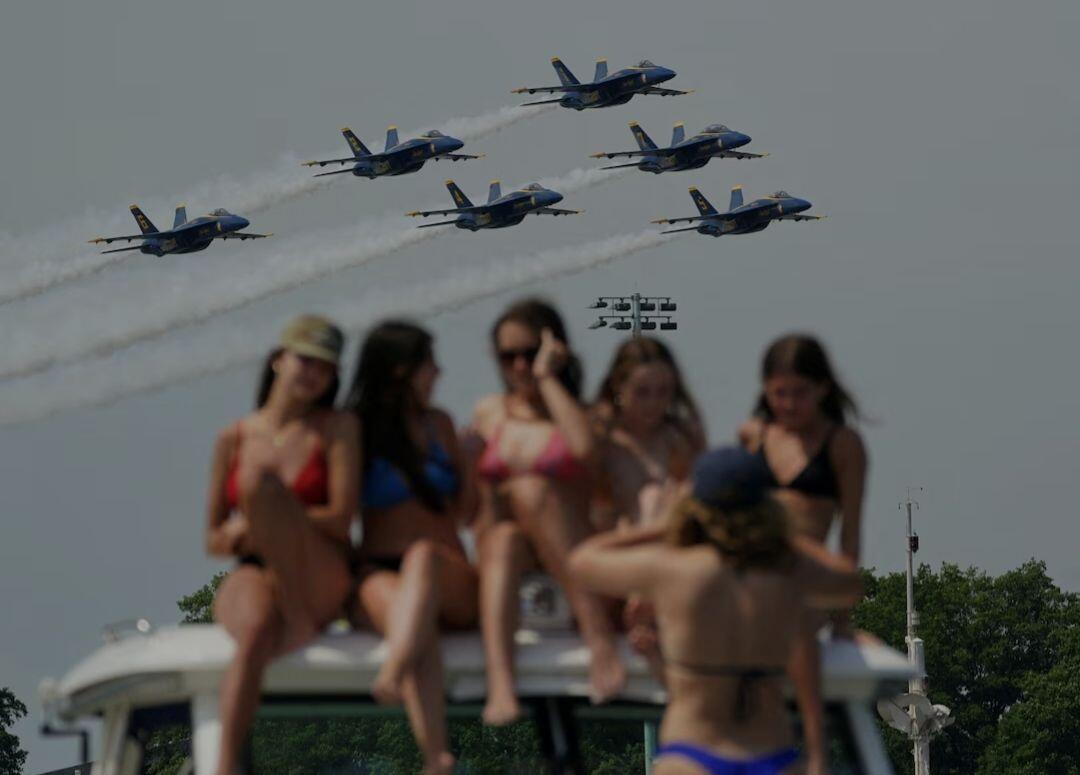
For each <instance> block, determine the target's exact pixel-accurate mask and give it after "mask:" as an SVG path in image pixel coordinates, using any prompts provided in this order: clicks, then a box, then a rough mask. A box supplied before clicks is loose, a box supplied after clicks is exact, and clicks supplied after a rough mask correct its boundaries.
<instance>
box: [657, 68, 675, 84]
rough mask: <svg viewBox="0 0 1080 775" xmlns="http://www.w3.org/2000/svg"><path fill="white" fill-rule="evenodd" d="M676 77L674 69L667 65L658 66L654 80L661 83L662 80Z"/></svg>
mask: <svg viewBox="0 0 1080 775" xmlns="http://www.w3.org/2000/svg"><path fill="white" fill-rule="evenodd" d="M674 77H675V71H674V70H671V69H669V68H667V67H658V68H656V74H655V75H654V76H653V81H654V82H655V83H660V82H661V81H670V80H671V79H672V78H674Z"/></svg>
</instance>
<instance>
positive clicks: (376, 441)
mask: <svg viewBox="0 0 1080 775" xmlns="http://www.w3.org/2000/svg"><path fill="white" fill-rule="evenodd" d="M433 341H434V340H433V339H432V336H431V334H429V333H428V332H427V331H425V330H424V329H423V328H421V327H420V326H417V325H415V324H413V323H409V322H406V321H398V320H389V321H386V322H384V323H380V324H379V325H377V326H375V328H373V329H372V330H371V332H370V333H368V335H367V338H365V339H364V342H363V344H361V345H360V359H359V361H358V363H357V366H356V375H355V376H354V377H353V381H352V387H350V388H349V395H348V396H347V397H346V399H345V407H346V408H347V409H349V410H351V411H353V412H355V413H356V416H357V418H358V419H359V420H360V427H361V429H362V432H361V438H362V439H363V466H364V469H365V470H366V469H367V467H368V466H370V465H371V464H372V462H373V461H374V460H376V459H377V458H380V457H381V458H383V459H384V460H387V461H389V462H390V463H391V464H392V465H393V466H394V467H395V468H397V469H398V470H399V471H400V472H401V474H402V476H403V477H404V478H405V482H406V483H407V484H408V486H409V491H410V492H412V493H413V494H415V496H416V498H417V499H418V500H419V501H420V502H421V503H423V504H424V506H426V507H427V508H428V509H430V510H432V511H435V512H442V511H443V510H444V509H445V504H444V503H443V499H442V497H440V495H439V493H438V492H436V491H435V488H433V487H432V486H431V484H430V483H429V482H428V479H427V477H426V476H425V475H424V458H425V457H426V453H427V450H421V449H418V448H417V446H416V444H415V443H414V442H413V439H412V436H411V434H410V433H409V428H408V422H407V419H406V418H407V414H408V412H409V411H410V410H411V409H413V408H414V407H413V406H412V402H413V401H415V398H414V396H413V390H412V386H411V384H410V382H411V381H412V378H413V375H414V374H416V371H417V369H419V368H420V366H421V365H423V363H424V361H426V360H427V359H429V358H431V357H432V344H433Z"/></svg>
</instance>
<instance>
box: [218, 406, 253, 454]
mask: <svg viewBox="0 0 1080 775" xmlns="http://www.w3.org/2000/svg"><path fill="white" fill-rule="evenodd" d="M248 417H250V415H249V416H248ZM248 417H241V418H240V419H239V420H234V421H233V422H231V423H229V424H228V425H226V426H225V427H223V428H222V429H221V430H219V431H218V432H217V437H216V438H215V439H214V454H215V455H225V456H226V457H232V455H233V453H234V452H235V451H236V448H237V447H238V446H239V444H240V437H241V435H242V434H243V432H244V422H245V421H246V420H247V419H248Z"/></svg>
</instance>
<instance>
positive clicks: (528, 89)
mask: <svg viewBox="0 0 1080 775" xmlns="http://www.w3.org/2000/svg"><path fill="white" fill-rule="evenodd" d="M585 87H590V88H591V87H592V84H589V83H571V84H568V85H566V86H522V87H520V88H518V89H512V90H511V91H510V93H511V94H536V93H537V92H539V93H540V94H560V93H565V92H574V91H584V89H585Z"/></svg>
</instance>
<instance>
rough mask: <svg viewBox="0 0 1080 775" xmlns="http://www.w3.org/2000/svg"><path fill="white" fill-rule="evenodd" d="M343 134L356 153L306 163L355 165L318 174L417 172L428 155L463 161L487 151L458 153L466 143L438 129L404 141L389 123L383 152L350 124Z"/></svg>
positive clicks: (365, 175) (360, 175)
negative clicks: (372, 147)
mask: <svg viewBox="0 0 1080 775" xmlns="http://www.w3.org/2000/svg"><path fill="white" fill-rule="evenodd" d="M341 134H343V135H345V139H346V140H347V141H348V143H349V147H350V148H351V149H352V152H353V155H352V156H348V157H346V158H344V159H322V160H314V161H305V162H302V164H303V165H304V166H305V167H314V166H315V165H316V164H317V165H319V166H320V167H325V166H326V165H327V164H349V163H352V164H353V167H352V168H351V169H345V170H334V171H333V172H320V173H319V174H317V175H315V177H317V178H321V177H323V176H325V175H342V174H345V173H349V172H351V173H352V174H353V175H356V176H357V177H358V178H371V179H374V178H378V177H382V176H383V175H407V174H408V173H410V172H416V171H417V170H418V169H420V168H421V167H423V166H424V162H426V161H427V160H428V159H433V160H435V161H438V160H439V159H450V160H451V161H459V160H461V159H481V158H483V155H480V156H471V155H469V154H467V153H454V151H456V150H458V149H459V148H461V147H462V146H464V145H465V143H463V142H461V140H458V139H457V138H456V137H448V136H447V135H444V134H443V133H442V132H440V131H438V130H437V129H432V130H430V131H428V132H424V133H423V134H422V135H420V136H419V137H414V138H413V139H411V140H406V141H405V142H403V143H402V142H398V131H397V127H396V126H392V127H389V128H388V129H387V130H386V148H385V150H383V152H382V153H372V152H371V151H369V150H368V149H367V146H366V145H364V144H363V143H362V142H360V138H359V137H357V136H356V135H355V134H353V131H352V130H351V129H349V128H348V127H345V128H344V129H342V130H341Z"/></svg>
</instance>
